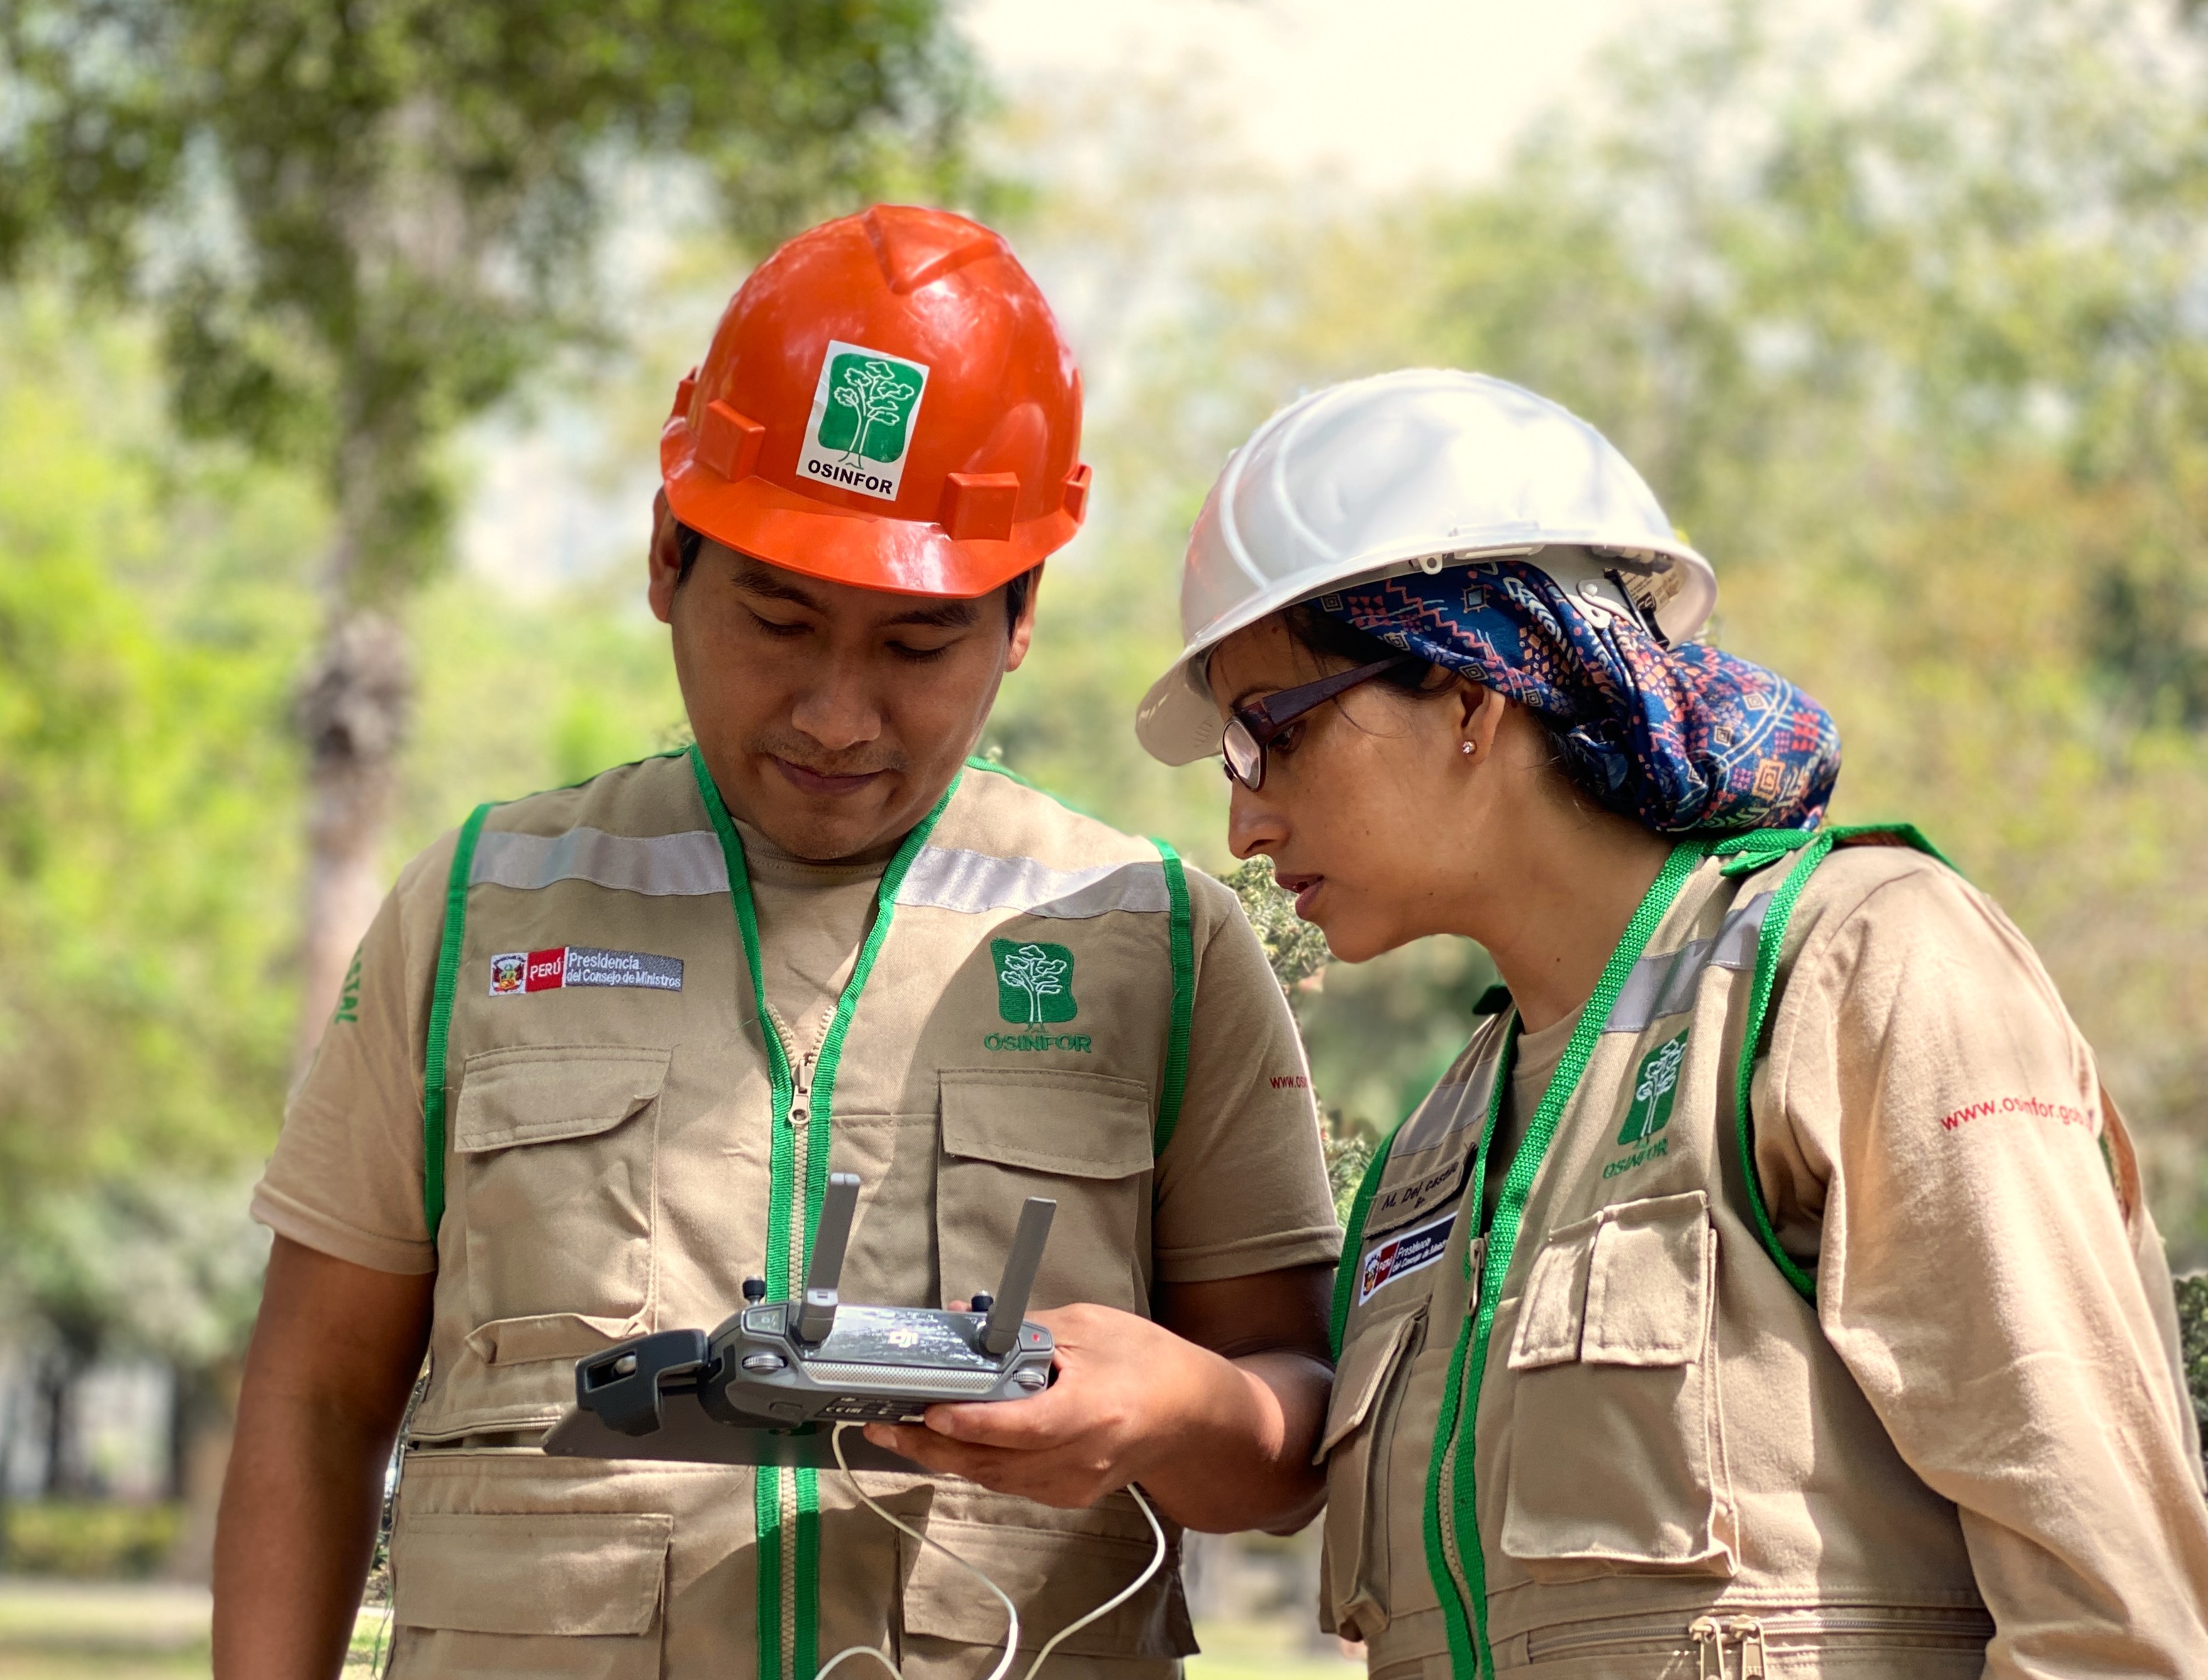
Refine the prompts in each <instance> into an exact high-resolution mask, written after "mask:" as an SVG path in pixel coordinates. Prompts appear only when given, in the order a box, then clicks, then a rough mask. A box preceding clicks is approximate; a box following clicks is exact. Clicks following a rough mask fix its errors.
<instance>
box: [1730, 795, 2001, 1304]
mask: <svg viewBox="0 0 2208 1680" xmlns="http://www.w3.org/2000/svg"><path fill="white" fill-rule="evenodd" d="M1842 846H1906V847H1909V848H1911V849H1913V850H1916V851H1920V852H1923V853H1924V854H1926V855H1928V856H1930V857H1935V858H1938V859H1939V861H1941V863H1945V864H1947V867H1949V868H1950V869H1953V868H1954V867H1955V866H1954V865H1953V863H1949V862H1948V861H1947V857H1946V856H1944V855H1942V854H1941V850H1940V849H1939V848H1938V847H1937V846H1935V845H1934V844H1933V843H1931V842H1930V841H1929V840H1928V839H1926V838H1925V837H1924V836H1923V834H1922V833H1921V832H1919V831H1918V830H1917V827H1916V825H1914V824H1912V823H1859V824H1856V825H1852V826H1851V825H1838V826H1827V827H1823V828H1815V829H1751V830H1749V831H1747V832H1745V833H1743V834H1736V835H1731V836H1729V837H1726V838H1725V839H1724V840H1721V841H1719V843H1717V844H1716V845H1715V846H1713V847H1712V848H1711V851H1712V853H1713V855H1717V856H1719V857H1723V858H1725V860H1726V861H1725V864H1724V866H1723V873H1725V874H1727V875H1746V874H1753V873H1755V872H1756V871H1757V870H1760V869H1766V868H1770V867H1773V866H1774V865H1776V864H1779V863H1780V862H1782V861H1785V858H1786V857H1787V856H1788V855H1789V854H1795V858H1794V862H1793V866H1792V867H1791V868H1789V869H1788V870H1787V872H1786V874H1785V878H1784V879H1782V880H1781V881H1780V882H1779V886H1778V888H1777V890H1776V891H1774V892H1773V894H1772V898H1771V905H1770V908H1769V909H1767V910H1766V911H1765V912H1764V914H1763V927H1762V930H1761V933H1760V934H1759V935H1758V936H1757V939H1756V947H1755V976H1754V979H1753V980H1752V981H1751V982H1750V986H1749V999H1748V1019H1747V1025H1746V1029H1745V1031H1744V1033H1743V1036H1742V1039H1741V1046H1740V1057H1739V1067H1740V1071H1739V1075H1738V1083H1737V1085H1736V1087H1735V1089H1734V1091H1733V1116H1734V1122H1735V1126H1736V1129H1737V1132H1738V1135H1739V1142H1740V1167H1741V1179H1742V1182H1743V1183H1744V1184H1745V1185H1747V1186H1748V1206H1749V1215H1751V1217H1752V1219H1753V1221H1754V1222H1755V1233H1756V1235H1757V1237H1758V1238H1759V1239H1761V1241H1762V1244H1763V1246H1764V1250H1765V1251H1766V1252H1767V1253H1768V1254H1769V1255H1770V1256H1771V1259H1772V1263H1773V1264H1774V1265H1776V1266H1777V1267H1778V1268H1779V1272H1780V1274H1781V1275H1783V1276H1785V1279H1786V1281H1787V1282H1789V1283H1791V1284H1792V1285H1793V1286H1794V1288H1795V1291H1796V1292H1797V1293H1798V1294H1800V1296H1801V1297H1802V1299H1803V1300H1805V1301H1808V1302H1809V1303H1811V1304H1812V1305H1815V1302H1816V1299H1817V1281H1816V1279H1815V1277H1814V1276H1812V1275H1811V1274H1810V1271H1809V1269H1808V1268H1805V1267H1804V1266H1803V1264H1802V1263H1801V1262H1800V1261H1798V1260H1797V1259H1796V1258H1795V1257H1793V1256H1792V1255H1791V1254H1789V1253H1788V1252H1787V1251H1785V1249H1783V1248H1781V1247H1780V1246H1779V1236H1778V1233H1777V1232H1776V1231H1775V1230H1773V1227H1772V1223H1771V1209H1770V1207H1769V1205H1768V1204H1767V1203H1766V1202H1765V1200H1764V1197H1763V1180H1762V1179H1761V1176H1760V1175H1759V1174H1758V1173H1757V1172H1756V1170H1755V1107H1754V1104H1753V1103H1752V1102H1751V1101H1750V1097H1749V1093H1750V1090H1751V1088H1752V1087H1753V1085H1754V1083H1755V1067H1756V1064H1757V1063H1758V1062H1759V1061H1761V1059H1763V1054H1764V1051H1765V1050H1766V1048H1767V1045H1768V1040H1769V1036H1770V1016H1771V1006H1772V1004H1773V1001H1774V999H1775V994H1776V993H1777V991H1778V989H1779V956H1780V953H1781V952H1782V951H1783V950H1784V949H1785V944H1786V930H1787V927H1788V925H1789V924H1790V923H1791V921H1793V918H1794V909H1795V906H1796V905H1797V903H1800V902H1801V897H1802V890H1803V888H1804V887H1805V886H1807V885H1809V877H1810V876H1811V875H1812V874H1814V873H1815V871H1816V868H1817V866H1818V865H1819V864H1821V863H1822V862H1823V861H1825V860H1826V859H1827V858H1828V857H1830V856H1831V855H1833V851H1834V850H1835V849H1837V848H1839V847H1842ZM1958 873H1960V872H1958Z"/></svg>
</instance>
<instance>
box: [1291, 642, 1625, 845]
mask: <svg viewBox="0 0 2208 1680" xmlns="http://www.w3.org/2000/svg"><path fill="white" fill-rule="evenodd" d="M1286 618H1287V627H1288V639H1290V640H1291V641H1293V642H1294V643H1295V645H1297V646H1298V647H1300V648H1301V649H1303V650H1304V651H1305V652H1306V653H1310V654H1313V655H1317V656H1319V657H1331V658H1335V659H1340V660H1343V661H1346V662H1347V663H1349V664H1351V665H1369V664H1371V663H1372V662H1373V661H1374V660H1376V659H1386V658H1388V657H1390V656H1395V655H1400V654H1401V652H1402V651H1403V650H1402V649H1401V648H1399V647H1397V646H1395V645H1394V644H1393V643H1391V642H1383V641H1382V640H1381V639H1379V637H1377V636H1374V635H1369V634H1367V633H1365V631H1362V630H1359V628H1358V627H1356V626H1355V625H1353V624H1345V623H1343V622H1342V621H1341V620H1340V619H1338V618H1333V617H1330V616H1329V615H1327V614H1325V613H1323V612H1321V611H1319V609H1317V608H1316V607H1314V606H1311V604H1309V603H1305V602H1299V603H1297V604H1296V605H1294V606H1293V607H1291V608H1289V609H1288V610H1287V615H1286ZM1449 675H1450V674H1449V669H1448V668H1447V667H1446V666H1442V665H1437V664H1434V663H1431V662H1430V661H1428V660H1425V659H1420V660H1418V661H1416V662H1415V663H1408V664H1404V665H1399V666H1397V667H1396V668H1395V669H1394V670H1392V671H1389V672H1386V673H1384V674H1383V675H1381V676H1379V677H1378V678H1377V679H1375V680H1376V681H1378V682H1379V683H1381V684H1382V685H1383V686H1384V687H1389V688H1393V689H1395V690H1396V691H1397V692H1398V693H1403V694H1408V695H1410V696H1412V697H1413V698H1414V699H1437V698H1439V697H1440V696H1441V695H1443V694H1446V693H1449V686H1450V685H1449V681H1448V679H1449ZM1532 716H1533V721H1534V722H1535V723H1538V724H1539V725H1540V726H1541V733H1542V734H1543V735H1546V736H1547V737H1548V740H1549V761H1550V763H1551V764H1553V765H1556V767H1557V769H1559V770H1561V771H1563V772H1564V775H1565V776H1566V777H1568V778H1569V780H1570V782H1571V784H1572V786H1573V788H1574V789H1575V790H1576V791H1578V792H1579V793H1581V794H1583V795H1586V796H1587V798H1589V799H1592V800H1593V801H1595V802H1596V803H1597V804H1599V805H1601V806H1603V807H1605V808H1608V809H1615V808H1616V807H1615V805H1614V803H1613V801H1611V800H1609V799H1605V797H1604V796H1603V795H1602V792H1601V790H1600V789H1599V787H1598V786H1597V785H1596V783H1595V782H1594V780H1593V774H1592V772H1591V771H1587V770H1585V769H1583V768H1582V767H1581V763H1580V759H1579V758H1578V755H1577V754H1575V753H1573V751H1572V750H1571V747H1570V744H1569V737H1570V734H1571V731H1570V729H1569V728H1568V727H1567V726H1565V725H1564V724H1562V723H1558V722H1557V720H1556V719H1554V718H1553V717H1544V716H1542V715H1541V714H1540V713H1539V712H1533V714H1532Z"/></svg>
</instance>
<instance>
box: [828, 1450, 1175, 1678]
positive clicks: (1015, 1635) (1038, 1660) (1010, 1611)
mask: <svg viewBox="0 0 2208 1680" xmlns="http://www.w3.org/2000/svg"><path fill="white" fill-rule="evenodd" d="M856 1427H858V1425H855V1424H848V1423H842V1424H837V1425H836V1432H835V1434H834V1436H833V1437H831V1441H830V1444H831V1446H833V1447H834V1449H835V1451H836V1467H837V1469H838V1470H841V1471H842V1472H843V1480H844V1482H845V1483H846V1484H847V1485H849V1488H850V1490H851V1491H852V1492H853V1493H854V1494H855V1495H856V1496H857V1497H858V1500H859V1503H861V1504H862V1505H864V1506H865V1507H866V1508H867V1509H868V1510H870V1511H872V1512H873V1514H874V1515H876V1516H878V1517H879V1518H881V1520H882V1521H884V1522H886V1523H887V1524H889V1526H890V1527H892V1528H894V1529H896V1530H897V1532H898V1533H901V1534H909V1535H911V1536H912V1538H913V1539H915V1540H918V1541H919V1542H920V1543H921V1545H924V1546H930V1547H933V1549H934V1550H935V1551H939V1552H941V1553H942V1554H943V1555H944V1556H945V1557H948V1558H949V1559H950V1560H951V1562H952V1563H956V1564H957V1566H958V1567H959V1568H960V1569H963V1570H965V1571H966V1573H967V1574H968V1575H972V1576H973V1577H974V1579H975V1580H976V1581H980V1582H981V1585H982V1586H984V1587H987V1588H988V1589H989V1591H990V1592H991V1593H994V1594H995V1595H996V1599H997V1602H998V1603H999V1604H1000V1605H1004V1607H1005V1654H1004V1655H1003V1656H1001V1657H999V1659H997V1665H996V1667H994V1668H993V1669H991V1670H990V1671H989V1675H988V1680H1005V1673H1006V1672H1007V1671H1009V1670H1010V1669H1011V1665H1012V1659H1013V1658H1014V1657H1016V1656H1017V1655H1018V1653H1019V1648H1020V1613H1019V1611H1017V1609H1015V1608H1014V1607H1013V1605H1012V1601H1011V1597H1010V1596H1009V1595H1008V1594H1007V1593H1005V1589H1004V1588H1003V1587H999V1586H998V1585H997V1583H996V1582H995V1581H992V1580H990V1579H989V1577H988V1576H987V1575H984V1574H982V1572H981V1570H980V1569H976V1568H975V1566H974V1565H973V1564H971V1563H968V1562H967V1561H966V1560H965V1559H964V1558H963V1557H960V1556H959V1555H958V1554H957V1552H955V1551H952V1550H951V1548H950V1547H949V1546H947V1545H944V1544H943V1542H942V1541H940V1540H939V1539H933V1537H931V1536H929V1535H927V1534H923V1533H921V1532H920V1530H919V1529H917V1528H915V1527H912V1526H911V1525H910V1524H909V1523H906V1522H903V1521H899V1520H898V1519H897V1518H896V1517H894V1516H891V1515H890V1514H889V1512H887V1511H885V1510H884V1509H882V1508H881V1507H880V1506H879V1505H878V1504H876V1503H874V1501H873V1499H872V1498H870V1497H867V1491H866V1489H864V1488H862V1487H861V1486H860V1485H859V1479H858V1477H856V1476H855V1475H854V1474H853V1473H852V1472H851V1466H850V1464H849V1461H847V1460H846V1459H845V1458H844V1456H843V1431H845V1430H847V1429H854V1428H856ZM1127 1491H1128V1492H1129V1493H1131V1494H1132V1495H1134V1497H1135V1503H1136V1504H1137V1505H1139V1506H1141V1507H1142V1510H1143V1518H1144V1520H1146V1521H1148V1522H1149V1525H1150V1533H1151V1534H1152V1536H1153V1537H1155V1539H1156V1542H1157V1545H1156V1549H1155V1550H1154V1551H1152V1552H1151V1553H1150V1561H1149V1564H1148V1565H1147V1566H1146V1567H1145V1568H1144V1569H1143V1572H1142V1574H1140V1575H1137V1576H1136V1577H1135V1578H1134V1579H1133V1580H1132V1581H1129V1582H1128V1583H1127V1584H1126V1585H1125V1587H1121V1588H1120V1589H1119V1591H1118V1592H1117V1593H1113V1595H1112V1596H1111V1597H1110V1598H1108V1599H1105V1600H1104V1602H1103V1603H1102V1604H1101V1605H1097V1606H1096V1608H1095V1609H1094V1610H1092V1611H1089V1613H1088V1614H1087V1615H1086V1616H1084V1617H1081V1618H1080V1620H1078V1621H1076V1622H1069V1623H1066V1624H1065V1626H1064V1627H1063V1628H1060V1629H1059V1630H1058V1631H1057V1632H1056V1633H1054V1634H1053V1635H1051V1637H1050V1641H1049V1643H1047V1644H1046V1645H1045V1646H1044V1647H1042V1649H1041V1650H1040V1651H1038V1652H1036V1653H1035V1660H1034V1661H1033V1662H1031V1663H1029V1665H1028V1671H1027V1673H1026V1674H1025V1675H1024V1676H1023V1677H1022V1680H1035V1672H1036V1671H1037V1670H1039V1669H1040V1668H1041V1667H1042V1665H1043V1663H1044V1661H1045V1660H1046V1659H1047V1658H1048V1657H1049V1656H1050V1653H1052V1652H1053V1651H1055V1650H1057V1649H1058V1647H1059V1646H1060V1645H1062V1644H1064V1643H1065V1641H1066V1640H1067V1639H1069V1638H1071V1636H1072V1635H1075V1634H1077V1633H1079V1632H1080V1631H1081V1630H1082V1629H1083V1628H1085V1627H1087V1626H1089V1623H1092V1622H1095V1621H1098V1620H1100V1619H1101V1618H1102V1617H1107V1616H1109V1615H1110V1614H1111V1613H1112V1612H1113V1611H1115V1610H1117V1609H1119V1606H1120V1605H1123V1604H1125V1603H1126V1602H1127V1600H1128V1599H1131V1598H1133V1597H1134V1596H1135V1594H1136V1593H1139V1592H1141V1591H1142V1590H1143V1587H1146V1586H1147V1585H1149V1580H1150V1577H1151V1576H1153V1575H1155V1574H1157V1572H1158V1569H1159V1568H1160V1566H1161V1565H1162V1564H1163V1563H1165V1561H1166V1531H1165V1530H1164V1529H1163V1528H1162V1527H1160V1526H1159V1524H1158V1516H1157V1513H1156V1512H1155V1511H1153V1510H1152V1509H1150V1502H1149V1500H1147V1499H1145V1498H1143V1491H1142V1489H1140V1488H1138V1487H1136V1486H1135V1485H1132V1484H1129V1485H1128V1488H1127ZM846 1657H872V1658H873V1659H874V1660H875V1661H876V1662H878V1663H879V1664H880V1665H882V1666H883V1667H884V1668H885V1669H887V1670H888V1671H890V1672H891V1675H893V1676H895V1677H896V1680H904V1671H903V1670H902V1669H900V1668H898V1666H897V1664H896V1663H895V1662H894V1661H892V1660H891V1657H890V1653H889V1652H888V1651H887V1650H886V1649H884V1648H882V1647H877V1646H873V1645H854V1646H850V1647H847V1648H845V1649H843V1650H841V1651H838V1652H837V1653H836V1654H835V1655H834V1656H832V1657H831V1658H829V1659H828V1660H827V1661H826V1662H825V1663H823V1664H822V1665H820V1671H819V1673H818V1674H815V1675H814V1676H813V1680H828V1675H829V1672H830V1671H831V1670H832V1669H833V1668H835V1666H836V1665H837V1664H838V1663H840V1662H842V1661H843V1659H845V1658H846Z"/></svg>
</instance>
